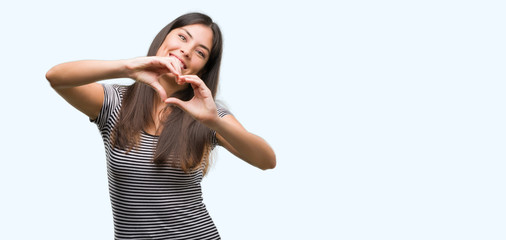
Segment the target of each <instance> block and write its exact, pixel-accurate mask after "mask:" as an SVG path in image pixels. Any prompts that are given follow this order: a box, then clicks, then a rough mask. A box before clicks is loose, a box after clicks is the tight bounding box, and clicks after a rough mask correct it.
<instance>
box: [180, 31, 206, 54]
mask: <svg viewBox="0 0 506 240" xmlns="http://www.w3.org/2000/svg"><path fill="white" fill-rule="evenodd" d="M181 29H183V30H184V31H185V32H186V34H188V36H190V38H191V39H193V36H192V35H191V34H190V32H188V30H186V29H184V28H181ZM199 46H200V47H202V48H204V49H205V50H207V52H211V50H209V48H208V47H206V46H205V45H203V44H199Z"/></svg>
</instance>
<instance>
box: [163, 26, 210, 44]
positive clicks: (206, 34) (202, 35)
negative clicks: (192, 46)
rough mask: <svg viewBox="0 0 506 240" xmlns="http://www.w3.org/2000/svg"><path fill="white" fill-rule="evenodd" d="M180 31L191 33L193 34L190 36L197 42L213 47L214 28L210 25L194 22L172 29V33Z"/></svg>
mask: <svg viewBox="0 0 506 240" xmlns="http://www.w3.org/2000/svg"><path fill="white" fill-rule="evenodd" d="M178 31H183V32H185V33H189V34H190V35H191V36H190V38H191V39H192V40H193V41H195V42H196V43H197V44H202V45H204V46H206V47H207V48H209V49H211V46H212V44H213V30H212V29H211V28H210V27H208V26H205V25H202V24H192V25H186V26H183V27H180V28H175V29H173V30H172V31H171V33H174V32H178Z"/></svg>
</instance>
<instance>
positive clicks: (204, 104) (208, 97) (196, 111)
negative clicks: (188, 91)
mask: <svg viewBox="0 0 506 240" xmlns="http://www.w3.org/2000/svg"><path fill="white" fill-rule="evenodd" d="M178 81H179V82H182V83H189V84H190V85H191V86H192V88H193V93H194V96H193V98H192V99H190V100H189V101H182V100H180V99H178V98H174V97H170V98H167V99H166V100H165V103H168V104H173V105H176V106H177V107H179V108H181V109H183V110H184V111H185V112H187V113H189V114H190V115H191V116H192V117H193V118H194V119H196V120H197V121H200V122H202V123H203V124H204V125H206V126H208V127H210V128H212V127H211V126H212V125H213V122H214V121H216V120H217V119H219V117H218V113H217V111H216V104H215V103H214V99H213V95H212V93H211V90H209V88H208V87H207V86H206V84H205V83H204V81H202V79H200V78H199V77H198V76H197V75H184V76H180V77H179V80H178Z"/></svg>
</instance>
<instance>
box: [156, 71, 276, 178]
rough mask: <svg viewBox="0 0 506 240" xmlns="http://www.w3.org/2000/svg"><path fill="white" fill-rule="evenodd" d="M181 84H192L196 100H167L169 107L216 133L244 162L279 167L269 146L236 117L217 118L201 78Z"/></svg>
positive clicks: (264, 167)
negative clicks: (174, 107)
mask: <svg viewBox="0 0 506 240" xmlns="http://www.w3.org/2000/svg"><path fill="white" fill-rule="evenodd" d="M180 80H181V81H183V82H186V83H190V84H191V86H192V88H193V90H194V93H195V96H194V97H193V98H192V99H191V100H189V101H181V100H180V99H177V98H168V99H167V100H165V102H166V103H169V104H174V105H176V106H178V107H179V108H181V109H183V110H184V111H186V112H188V113H189V114H190V115H192V117H193V118H195V119H196V120H197V121H200V122H202V123H203V124H204V125H206V126H207V127H209V128H211V129H213V130H215V131H216V137H217V138H218V142H219V143H220V144H221V145H222V146H223V147H225V148H226V149H227V150H228V151H230V152H231V153H233V154H234V155H236V156H237V157H239V158H241V159H242V160H244V161H246V162H248V163H250V164H251V165H253V166H256V167H258V168H260V169H263V170H265V169H270V168H274V167H275V166H276V155H275V154H274V151H273V150H272V148H271V147H270V146H269V144H267V142H265V141H264V140H263V139H262V138H260V137H259V136H256V135H254V134H252V133H250V132H248V131H246V129H245V128H244V127H243V126H242V125H241V124H240V123H239V121H237V119H236V118H235V117H234V116H232V115H226V116H224V117H223V118H220V117H219V116H218V113H217V111H216V104H215V103H214V99H213V97H212V94H211V91H210V90H209V88H207V87H206V85H205V83H204V82H203V81H202V80H201V79H200V78H199V77H198V76H194V75H193V76H189V75H184V76H181V77H180Z"/></svg>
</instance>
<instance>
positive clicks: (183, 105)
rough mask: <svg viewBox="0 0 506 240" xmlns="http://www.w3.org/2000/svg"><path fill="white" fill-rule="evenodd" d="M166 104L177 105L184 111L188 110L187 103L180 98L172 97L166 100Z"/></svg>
mask: <svg viewBox="0 0 506 240" xmlns="http://www.w3.org/2000/svg"><path fill="white" fill-rule="evenodd" d="M164 102H165V103H167V104H172V105H175V106H177V107H178V108H181V109H183V110H185V109H186V102H185V101H182V100H181V99H179V98H175V97H170V98H167V99H165V101H164Z"/></svg>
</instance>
